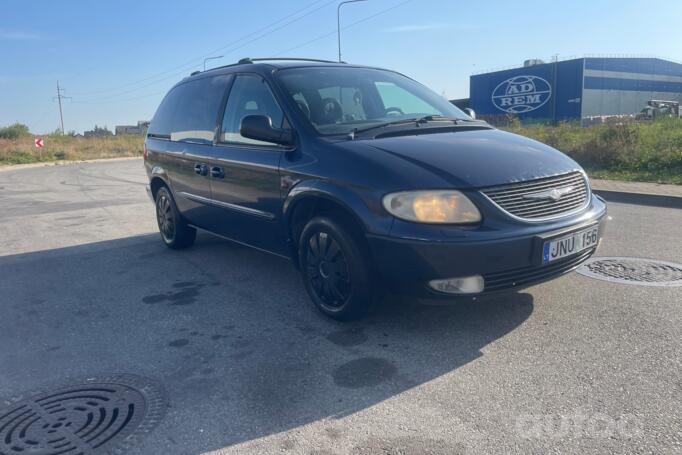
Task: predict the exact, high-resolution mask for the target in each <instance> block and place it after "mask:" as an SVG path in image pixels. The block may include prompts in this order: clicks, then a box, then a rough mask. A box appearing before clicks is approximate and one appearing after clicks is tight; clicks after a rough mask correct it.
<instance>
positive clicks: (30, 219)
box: [0, 160, 682, 455]
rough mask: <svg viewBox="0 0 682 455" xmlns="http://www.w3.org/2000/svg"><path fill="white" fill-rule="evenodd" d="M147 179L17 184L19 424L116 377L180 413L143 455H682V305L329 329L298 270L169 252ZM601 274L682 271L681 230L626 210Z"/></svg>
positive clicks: (612, 231)
mask: <svg viewBox="0 0 682 455" xmlns="http://www.w3.org/2000/svg"><path fill="white" fill-rule="evenodd" d="M144 182H145V176H144V172H143V169H142V164H141V162H140V161H139V160H128V161H112V162H101V163H89V164H74V165H67V166H59V167H46V168H34V169H23V170H11V171H2V172H0V404H1V401H2V399H3V398H5V399H7V398H11V397H14V396H18V395H21V394H24V393H27V392H31V391H32V390H40V389H42V388H44V387H46V385H50V384H61V383H69V382H70V381H72V380H73V379H74V378H75V379H81V378H87V377H90V376H96V375H106V374H110V373H115V372H126V373H132V374H137V375H141V376H146V377H150V378H154V379H156V380H157V381H159V382H160V383H162V384H163V386H164V387H165V389H166V391H167V394H168V397H169V408H168V412H167V414H166V417H165V419H164V420H163V421H162V422H161V424H160V425H159V427H158V428H157V429H156V430H155V431H154V432H153V433H151V434H150V435H148V436H147V437H146V438H144V439H143V440H142V441H141V442H140V443H139V444H138V445H137V446H136V447H135V448H134V449H133V450H132V451H131V453H134V454H157V453H158V454H188V453H202V452H210V451H218V452H219V453H226V454H227V453H230V454H231V453H248V454H253V453H282V452H291V453H311V454H347V453H351V454H415V455H416V454H456V453H472V454H473V453H481V454H493V453H543V454H544V453H595V454H606V453H635V452H638V453H659V454H673V453H674V454H679V453H682V435H681V431H682V410H681V408H682V380H681V379H680V377H681V373H682V356H681V354H682V346H681V343H680V340H682V288H680V287H677V288H673V287H669V288H656V287H644V286H632V285H619V284H613V283H607V282H602V281H597V280H594V279H591V278H587V277H584V276H581V275H578V274H575V273H572V274H570V275H567V276H565V277H562V278H560V279H558V280H555V281H553V282H550V283H546V284H543V285H539V286H535V287H532V288H530V289H528V290H526V291H523V292H521V293H518V294H512V295H510V296H506V297H500V298H496V299H491V300H484V301H479V302H475V303H471V304H458V305H451V306H445V307H435V306H425V305H417V304H415V302H411V301H408V300H405V299H400V298H396V297H389V298H387V299H386V300H385V301H384V302H382V304H381V305H379V307H378V308H376V309H375V310H374V311H373V312H372V314H371V315H370V317H369V318H368V319H367V320H365V321H362V322H358V323H353V324H341V323H336V322H333V321H330V320H327V319H325V318H324V317H322V316H321V315H319V314H318V312H317V311H316V310H315V309H314V308H313V307H312V304H310V303H309V301H308V299H307V297H306V295H305V292H304V290H303V287H302V285H301V283H300V279H299V277H298V275H297V273H296V271H295V270H294V269H293V267H292V266H291V265H290V264H289V263H288V262H287V261H285V260H282V259H279V258H277V257H274V256H270V255H267V254H265V253H261V252H258V251H253V250H250V249H248V248H245V247H241V246H238V245H234V244H231V243H229V242H227V241H224V240H220V239H216V238H213V237H210V236H208V235H200V236H199V239H198V242H197V244H196V245H195V246H194V247H193V248H192V249H190V250H186V251H181V252H176V251H171V250H169V249H167V248H165V247H164V246H163V244H162V243H161V240H160V239H159V238H158V234H157V233H156V226H155V220H154V215H153V206H152V204H151V202H150V201H149V200H148V198H147V195H146V193H145V190H144V186H143V185H144ZM610 214H611V216H612V217H613V220H612V221H611V224H610V226H609V230H608V232H607V235H606V238H605V241H604V243H603V244H602V246H601V247H600V251H599V253H598V254H599V255H609V256H637V257H649V258H657V259H662V260H668V261H674V262H678V263H679V262H682V241H681V239H682V210H674V209H664V208H656V207H646V206H637V205H627V204H616V203H613V204H611V205H610Z"/></svg>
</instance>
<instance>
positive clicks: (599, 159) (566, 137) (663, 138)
mask: <svg viewBox="0 0 682 455" xmlns="http://www.w3.org/2000/svg"><path fill="white" fill-rule="evenodd" d="M504 129H505V130H507V131H511V132H513V133H517V134H521V135H523V136H527V137H530V138H532V139H536V140H538V141H540V142H544V143H545V144H548V145H550V146H552V147H555V148H557V149H559V150H561V151H562V152H564V153H566V154H567V155H569V156H570V157H571V158H573V159H574V160H576V161H577V162H578V163H580V165H581V166H583V167H584V168H585V170H586V171H587V172H588V173H589V174H590V175H591V176H593V177H597V178H606V179H616V180H636V181H644V182H658V183H673V184H678V185H680V184H682V119H675V118H665V119H660V120H657V121H654V122H646V123H631V124H622V125H597V126H592V127H590V128H583V127H581V126H580V125H579V124H575V123H564V124H560V125H558V126H544V125H531V126H526V127H522V126H520V125H518V124H517V125H514V126H511V127H507V128H504Z"/></svg>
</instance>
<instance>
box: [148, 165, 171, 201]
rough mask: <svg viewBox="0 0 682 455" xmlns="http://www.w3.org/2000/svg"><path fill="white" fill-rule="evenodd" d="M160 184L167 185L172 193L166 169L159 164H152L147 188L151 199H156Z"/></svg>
mask: <svg viewBox="0 0 682 455" xmlns="http://www.w3.org/2000/svg"><path fill="white" fill-rule="evenodd" d="M162 186H166V187H168V189H169V190H171V193H172V189H171V185H170V179H169V178H168V174H167V173H166V170H165V169H164V168H162V167H161V166H154V167H153V168H152V170H151V173H150V176H149V188H150V190H151V193H152V198H153V199H156V192H157V191H159V188H161V187H162Z"/></svg>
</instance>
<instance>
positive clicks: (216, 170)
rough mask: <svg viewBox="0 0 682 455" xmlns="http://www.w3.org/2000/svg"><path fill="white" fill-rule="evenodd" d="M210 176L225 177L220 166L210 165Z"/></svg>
mask: <svg viewBox="0 0 682 455" xmlns="http://www.w3.org/2000/svg"><path fill="white" fill-rule="evenodd" d="M211 177H215V178H217V179H222V178H225V171H224V170H223V168H222V167H219V166H212V167H211Z"/></svg>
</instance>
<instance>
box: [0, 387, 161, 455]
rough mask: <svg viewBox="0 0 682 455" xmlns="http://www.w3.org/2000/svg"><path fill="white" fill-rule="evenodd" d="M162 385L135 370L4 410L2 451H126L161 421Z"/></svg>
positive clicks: (37, 454)
mask: <svg viewBox="0 0 682 455" xmlns="http://www.w3.org/2000/svg"><path fill="white" fill-rule="evenodd" d="M164 410H165V399H164V395H163V392H162V391H161V389H160V388H159V387H158V386H157V385H156V384H155V383H153V382H151V381H149V380H147V379H144V378H140V377H137V376H130V375H116V376H110V377H101V378H90V379H87V380H86V381H83V382H82V383H81V384H77V385H74V386H67V387H61V388H57V389H54V390H52V391H49V392H44V393H39V394H37V395H34V396H31V397H29V398H26V399H23V400H20V401H15V402H14V403H12V404H11V405H10V406H8V407H6V408H3V409H0V454H3V455H9V454H22V455H23V454H33V455H60V454H65V455H86V454H88V455H93V454H113V453H116V454H118V453H122V452H124V451H125V450H127V449H128V448H129V447H130V445H131V444H133V443H134V442H135V440H136V439H137V438H138V437H140V436H141V435H143V434H146V433H149V432H150V431H151V430H152V429H154V427H156V425H157V424H158V423H159V421H160V420H161V418H162V417H163V414H164Z"/></svg>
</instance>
